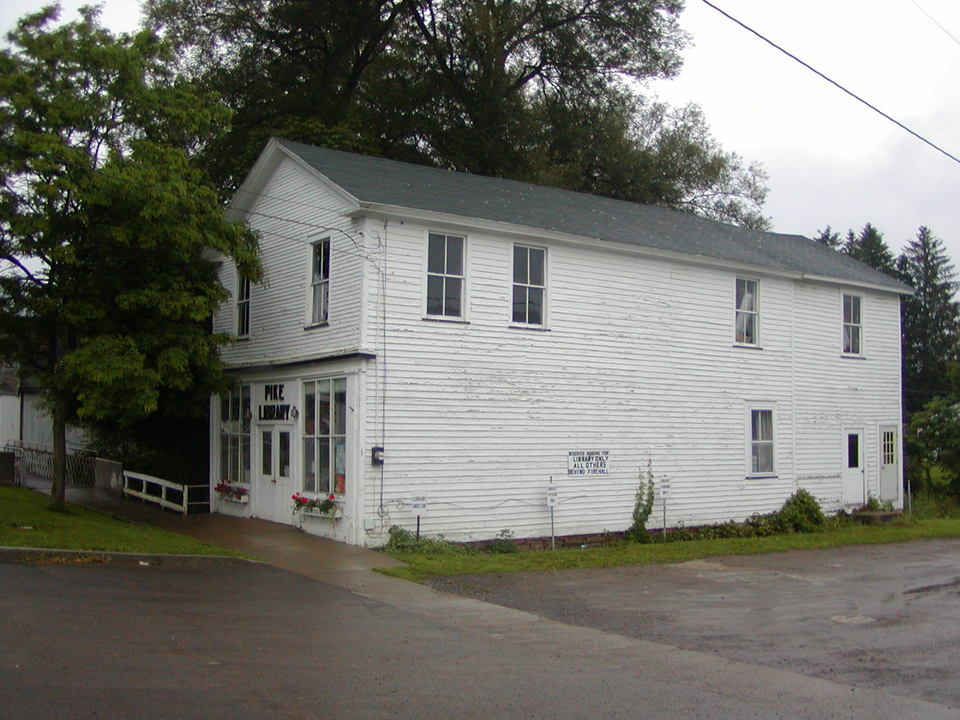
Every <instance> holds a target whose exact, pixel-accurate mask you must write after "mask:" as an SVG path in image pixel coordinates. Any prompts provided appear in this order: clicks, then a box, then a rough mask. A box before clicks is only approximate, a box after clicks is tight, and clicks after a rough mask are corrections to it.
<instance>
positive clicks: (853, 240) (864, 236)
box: [843, 223, 899, 277]
mask: <svg viewBox="0 0 960 720" xmlns="http://www.w3.org/2000/svg"><path fill="white" fill-rule="evenodd" d="M843 251H844V252H845V253H846V254H847V255H849V256H850V257H853V258H856V259H857V260H859V261H860V262H863V263H866V264H867V265H870V266H871V267H873V268H876V269H877V270H879V271H880V272H882V273H886V274H887V275H892V276H893V277H899V275H898V273H897V267H896V262H895V261H894V257H893V252H891V250H890V248H889V246H888V245H887V243H886V241H885V240H884V239H883V234H882V233H880V231H879V230H877V229H876V228H875V227H874V226H873V225H871V224H870V223H867V224H866V225H864V226H863V230H861V231H860V234H859V235H854V234H853V230H851V231H850V232H849V233H848V234H847V240H846V242H845V243H844V245H843Z"/></svg>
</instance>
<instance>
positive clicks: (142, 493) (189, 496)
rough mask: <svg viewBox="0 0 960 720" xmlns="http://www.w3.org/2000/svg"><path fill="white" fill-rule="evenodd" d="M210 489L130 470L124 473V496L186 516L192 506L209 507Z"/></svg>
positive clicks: (206, 486)
mask: <svg viewBox="0 0 960 720" xmlns="http://www.w3.org/2000/svg"><path fill="white" fill-rule="evenodd" d="M209 488H210V486H209V485H207V484H203V485H184V484H183V483H178V482H174V481H172V480H164V479H163V478H158V477H154V476H153V475H146V474H144V473H137V472H131V471H129V470H124V471H123V494H124V495H128V496H130V497H135V498H139V499H141V500H144V501H145V502H152V503H156V504H157V505H159V506H160V507H164V508H167V509H169V510H176V511H177V512H181V513H183V514H184V515H186V514H187V513H189V512H190V508H191V506H194V505H207V506H209V504H210V498H209V495H208V492H209ZM200 498H202V499H200Z"/></svg>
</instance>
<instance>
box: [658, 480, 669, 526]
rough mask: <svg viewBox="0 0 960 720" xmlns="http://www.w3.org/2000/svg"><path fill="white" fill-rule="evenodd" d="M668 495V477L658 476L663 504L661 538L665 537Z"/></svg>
mask: <svg viewBox="0 0 960 720" xmlns="http://www.w3.org/2000/svg"><path fill="white" fill-rule="evenodd" d="M669 495H670V478H668V477H667V476H666V475H664V476H662V477H661V478H660V502H661V504H662V505H663V539H664V540H666V539H667V496H669Z"/></svg>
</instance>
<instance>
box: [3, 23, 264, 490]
mask: <svg viewBox="0 0 960 720" xmlns="http://www.w3.org/2000/svg"><path fill="white" fill-rule="evenodd" d="M57 13H58V11H57V9H56V8H55V7H52V8H48V9H46V10H44V11H42V12H40V13H38V14H34V15H31V16H27V17H25V18H23V19H22V20H21V21H20V22H19V23H18V24H17V26H16V28H15V30H13V31H12V32H11V33H10V34H9V35H8V38H7V39H8V43H9V46H8V47H7V48H6V49H4V50H2V51H0V355H2V356H3V358H4V359H7V360H10V361H13V362H16V363H18V364H20V365H21V366H22V367H23V368H24V369H25V370H26V371H27V372H30V373H31V374H33V375H34V376H35V377H36V378H37V379H38V381H39V382H40V384H41V386H42V388H43V393H44V397H45V400H46V403H47V406H48V408H49V410H50V413H51V416H52V420H53V431H54V432H53V434H54V475H55V478H54V486H53V492H52V494H53V504H54V506H55V507H56V506H62V504H63V497H64V484H65V483H64V480H65V473H64V470H65V427H66V424H67V423H68V422H77V423H80V424H92V425H97V424H98V423H103V424H105V425H107V426H110V427H113V428H117V429H120V428H123V427H125V426H129V425H131V424H134V423H137V422H139V421H140V420H142V418H144V417H145V416H149V415H150V414H151V413H153V412H154V411H155V410H156V408H157V406H158V402H159V399H160V397H161V395H163V394H164V393H174V394H176V393H181V394H183V395H187V396H201V397H205V396H206V395H207V394H208V393H209V392H210V391H212V390H215V389H216V388H218V387H219V385H220V382H221V366H220V363H219V360H218V355H217V349H218V347H219V346H220V345H221V344H222V343H223V342H225V341H226V338H224V337H221V336H215V335H211V334H210V333H209V332H207V330H206V327H205V321H206V320H207V318H209V317H210V315H211V313H212V311H213V310H214V308H216V307H217V305H219V304H220V303H221V302H222V301H223V300H224V299H225V298H226V295H227V294H226V291H225V290H224V288H223V287H221V285H220V284H219V283H218V281H217V276H216V267H215V260H214V257H212V256H213V255H216V254H217V253H219V254H220V255H221V256H226V257H230V258H232V259H233V260H235V261H236V262H237V263H238V265H239V266H240V267H241V268H242V270H243V272H245V273H247V274H248V275H250V276H251V277H257V275H258V273H259V264H258V261H257V254H256V239H255V237H254V236H253V234H252V233H251V232H250V231H249V230H248V229H246V228H245V227H244V226H242V225H240V224H235V223H230V222H227V221H226V220H225V218H224V214H223V211H222V208H221V206H220V205H219V202H218V199H217V192H216V190H215V188H214V187H213V186H212V185H210V184H209V182H208V181H207V178H206V176H205V174H204V173H203V172H202V171H201V170H199V169H198V168H197V166H196V165H195V164H194V163H193V162H192V161H191V159H190V151H191V150H193V149H195V148H198V147H202V146H203V145H204V143H206V142H208V141H209V138H211V137H215V136H216V134H217V133H218V132H220V131H221V130H222V128H224V127H225V124H226V122H227V120H228V111H227V110H226V109H225V108H223V107H222V106H221V105H220V104H218V103H217V102H216V101H215V99H214V98H213V97H211V96H210V95H209V94H205V93H200V92H198V91H197V90H196V89H195V88H194V87H192V86H191V85H190V84H189V83H187V82H185V81H182V80H180V79H178V78H177V77H176V76H175V74H174V73H173V71H172V69H171V65H170V60H171V55H170V52H169V51H168V49H167V47H166V46H165V45H164V44H163V43H162V42H160V41H159V40H158V39H157V38H156V36H154V35H153V34H152V33H150V32H142V33H139V34H137V35H135V36H128V35H121V36H114V35H112V34H111V33H110V32H108V31H107V30H105V29H104V28H103V27H102V26H101V25H100V24H99V22H98V19H97V13H96V11H95V10H92V9H86V10H84V11H83V15H82V19H81V20H79V21H77V22H72V23H69V24H63V25H56V23H55V20H56V18H57Z"/></svg>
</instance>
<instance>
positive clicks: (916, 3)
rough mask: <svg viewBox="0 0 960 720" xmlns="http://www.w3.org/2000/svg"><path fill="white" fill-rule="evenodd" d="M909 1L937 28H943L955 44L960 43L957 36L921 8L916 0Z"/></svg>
mask: <svg viewBox="0 0 960 720" xmlns="http://www.w3.org/2000/svg"><path fill="white" fill-rule="evenodd" d="M910 2H911V3H913V5H914V7H916V8H917V10H919V11H920V12H922V13H923V14H924V15H926V16H927V17H928V18H930V22H932V23H933V24H934V25H936V26H937V27H938V28H940V29H941V30H943V32H944V33H945V34H946V35H947V37H949V38H950V39H951V40H953V41H954V42H955V43H956V44H957V45H960V40H958V39H957V36H956V35H954V34H953V33H952V32H950V31H949V30H947V28H945V27H944V26H943V25H941V24H940V22H939V21H938V20H937V19H936V18H935V17H934V16H933V15H931V14H930V13H928V12H927V11H926V10H925V9H924V8H922V7H921V6H920V3H918V2H916V0H910Z"/></svg>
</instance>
